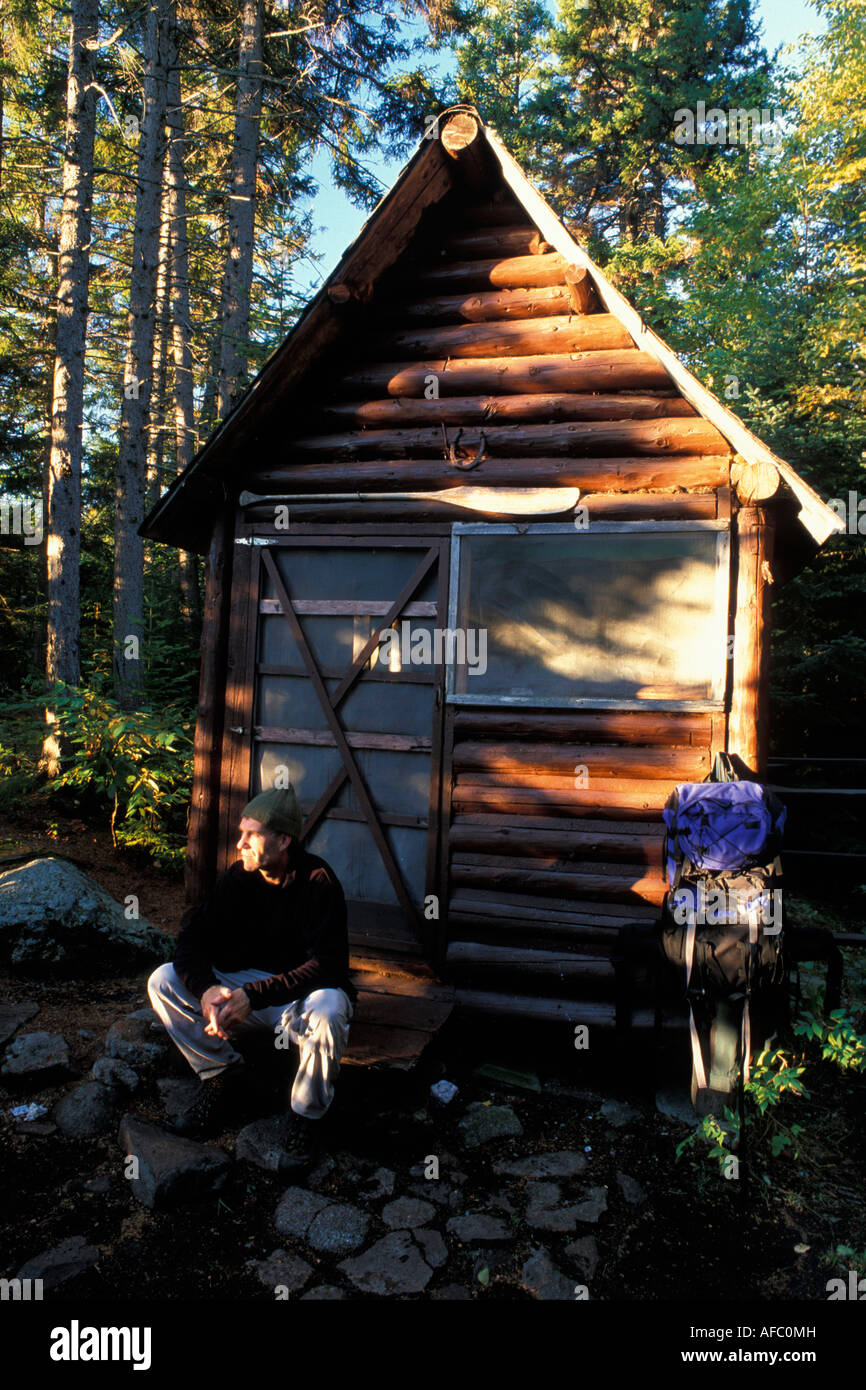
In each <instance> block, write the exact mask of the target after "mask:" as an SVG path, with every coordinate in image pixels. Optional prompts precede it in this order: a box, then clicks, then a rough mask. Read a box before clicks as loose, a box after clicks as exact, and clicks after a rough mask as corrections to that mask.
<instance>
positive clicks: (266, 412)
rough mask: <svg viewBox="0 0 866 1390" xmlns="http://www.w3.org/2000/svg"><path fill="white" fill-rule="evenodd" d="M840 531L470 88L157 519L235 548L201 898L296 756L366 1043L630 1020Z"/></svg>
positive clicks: (360, 1045)
mask: <svg viewBox="0 0 866 1390" xmlns="http://www.w3.org/2000/svg"><path fill="white" fill-rule="evenodd" d="M840 528H841V522H840V521H839V519H838V517H837V516H836V515H835V513H834V512H833V511H832V510H831V509H830V508H829V507H827V506H826V505H825V503H824V502H823V501H822V500H821V499H820V497H818V495H817V494H816V493H815V492H814V491H813V490H812V488H810V487H809V486H808V484H807V483H806V482H805V481H804V480H803V479H802V478H801V477H799V476H798V474H797V473H796V472H795V471H794V469H793V468H792V467H791V466H790V465H789V464H787V463H785V462H784V461H783V460H782V459H779V458H777V457H776V456H775V455H774V454H773V453H772V452H771V450H770V449H769V448H767V446H766V445H764V444H763V443H762V442H761V441H760V440H758V439H757V438H756V437H755V436H754V435H753V434H752V433H751V432H750V431H749V430H748V429H747V428H746V426H745V425H744V424H743V422H742V421H741V420H739V419H738V418H737V416H736V415H734V414H733V413H732V412H731V411H730V410H729V409H728V408H727V407H726V406H725V405H723V404H722V403H721V402H720V401H719V400H718V399H716V397H714V396H713V395H712V394H711V393H710V392H709V391H708V390H706V389H705V388H704V387H703V386H702V385H701V384H700V382H699V381H698V380H697V379H696V378H695V377H694V376H693V375H692V374H691V373H690V372H689V371H688V370H687V369H686V367H685V366H684V365H683V364H682V362H681V361H680V360H679V359H678V358H677V357H676V356H675V354H674V353H673V352H672V351H671V350H670V349H669V348H668V347H667V346H666V345H665V343H664V342H663V341H662V340H661V338H659V337H658V336H657V335H656V334H655V333H654V332H653V331H651V329H650V328H649V327H648V326H647V325H646V324H645V323H644V322H643V321H642V319H641V317H640V315H639V314H638V313H637V311H636V310H635V309H634V308H633V307H632V306H631V305H630V304H629V303H628V302H627V301H626V300H625V299H624V298H623V297H622V295H621V294H620V293H619V292H618V291H617V290H616V289H615V288H614V286H613V285H612V284H611V283H610V281H609V280H608V279H607V277H606V276H605V275H604V273H603V272H602V271H601V270H600V268H599V267H598V266H596V265H595V264H594V262H593V261H592V260H591V259H590V257H589V256H588V255H587V253H586V252H585V251H584V250H583V248H582V247H581V246H580V245H579V244H578V243H577V242H576V241H575V240H574V239H573V237H572V236H571V235H570V233H569V231H568V230H567V228H566V227H565V226H564V225H563V223H562V222H561V221H560V219H559V218H558V217H557V216H556V215H555V213H554V212H553V211H552V209H551V208H550V207H549V205H548V204H547V203H546V202H545V200H544V199H543V198H542V197H541V196H540V195H539V193H538V192H537V191H536V190H535V189H534V188H533V187H532V185H531V184H530V182H529V181H528V179H527V178H526V176H525V175H524V173H523V172H522V170H521V169H520V168H519V167H518V165H517V164H516V162H515V161H514V159H513V158H512V157H511V155H510V154H509V152H508V151H507V150H506V148H505V147H504V145H503V144H502V142H501V140H500V139H499V138H498V137H497V135H496V133H495V131H493V130H492V129H491V128H490V127H489V126H486V125H485V124H484V122H483V120H482V118H481V117H480V115H479V113H478V112H477V110H476V109H475V108H473V107H457V108H449V110H447V111H445V112H443V113H442V114H441V116H440V117H439V118H438V119H437V121H436V123H435V125H434V126H433V127H432V128H431V129H430V130H428V132H427V136H426V137H425V138H424V139H422V140H421V141H420V143H419V145H418V148H417V150H416V152H415V154H414V155H413V156H412V158H411V159H410V160H409V162H408V163H407V165H406V167H405V168H404V170H403V172H402V173H401V175H400V177H399V178H398V179H397V181H396V183H395V184H394V186H393V188H392V189H391V191H390V192H389V193H388V194H387V195H386V196H385V197H384V198H383V199H382V201H381V202H380V203H379V205H378V206H377V207H376V208H375V210H374V211H373V213H372V214H371V216H370V217H369V219H368V221H367V222H366V223H365V225H364V227H363V228H362V230H361V232H360V233H359V235H358V236H357V237H356V239H355V240H354V241H353V242H352V244H351V245H350V246H349V248H348V249H347V250H346V252H345V254H344V255H343V257H342V259H341V261H340V262H339V264H338V265H337V267H336V269H335V270H334V271H333V273H332V274H331V275H330V276H329V277H328V278H327V280H326V281H325V282H324V284H323V285H322V287H321V288H320V290H319V291H318V293H317V294H316V295H315V297H314V298H313V299H312V300H311V302H310V303H309V304H308V306H307V307H306V309H305V310H304V312H303V313H302V314H301V315H300V317H299V319H298V321H297V323H296V324H295V326H294V328H293V329H292V331H291V332H290V333H289V335H288V336H287V338H286V339H285V341H284V342H282V343H281V344H280V345H279V346H278V347H277V349H276V350H275V351H274V353H273V354H272V356H271V357H270V359H269V360H268V362H267V363H266V365H265V366H264V367H263V368H262V370H261V371H260V372H259V374H258V376H257V377H256V378H255V380H254V381H253V383H252V385H251V386H250V387H249V389H248V390H247V391H246V393H245V394H244V395H243V396H242V397H241V398H240V399H238V400H237V402H236V403H235V404H234V406H233V408H232V410H231V412H230V413H229V414H228V416H227V417H226V418H225V419H224V420H223V421H222V423H221V424H220V425H219V426H218V427H217V428H216V430H215V431H214V432H213V434H212V435H211V437H210V438H209V439H208V440H207V442H206V443H205V444H204V446H203V447H202V448H201V450H200V452H199V453H198V455H197V456H196V458H195V459H194V461H193V462H192V463H191V465H190V466H189V467H188V468H187V469H186V471H185V472H184V473H182V474H181V475H180V476H179V477H178V478H177V480H176V481H175V482H174V483H173V484H172V486H171V487H169V489H168V490H167V492H166V493H165V494H164V495H163V496H162V498H161V500H160V501H159V502H158V504H157V505H156V506H155V507H154V508H153V510H152V511H151V513H150V515H149V516H148V517H147V518H146V520H145V522H144V523H143V526H142V534H143V535H144V536H145V537H147V538H150V539H151V540H156V541H161V542H164V543H167V544H169V545H174V546H178V547H183V548H185V549H187V550H194V551H198V552H200V553H204V554H206V556H207V562H206V594H205V613H204V629H203V636H202V651H201V681H200V694H199V705H198V719H197V725H196V734H195V762H194V782H193V788H192V806H191V815H190V823H189V843H188V855H187V892H188V897H189V899H190V900H191V901H195V900H197V899H198V898H199V897H200V896H201V894H202V893H203V891H204V890H205V888H206V886H207V884H208V882H209V881H210V880H211V879H212V877H213V876H214V875H215V874H216V873H219V872H221V871H222V870H223V869H224V868H225V867H226V866H227V865H228V863H230V862H231V861H232V860H233V859H234V858H235V857H236V855H235V852H234V844H235V840H236V836H237V824H238V820H239V817H240V813H241V810H242V808H243V806H244V805H245V803H246V802H247V801H248V799H249V798H250V797H251V796H252V795H254V794H255V793H256V792H257V791H259V790H261V789H263V788H265V787H269V786H271V785H285V782H286V780H290V781H291V782H292V783H293V784H294V786H295V787H296V789H297V792H298V795H299V798H300V801H301V805H302V810H303V813H304V829H303V838H304V841H305V843H306V845H307V847H308V848H309V849H310V850H312V851H313V852H314V853H317V854H320V855H321V856H322V857H324V858H325V859H326V860H327V861H328V862H329V863H330V864H331V865H332V866H333V868H334V869H335V871H336V872H337V874H338V876H339V878H340V880H341V882H342V884H343V887H344V890H345V893H346V897H347V901H348V905H349V921H350V938H351V949H352V962H353V968H354V970H355V972H356V980H357V982H358V984H359V987H360V990H361V999H360V1003H359V1009H358V1014H357V1021H358V1023H360V1024H362V1025H363V1026H362V1027H361V1028H360V1029H359V1028H358V1027H357V1026H356V1027H354V1031H353V1041H352V1051H351V1053H350V1055H349V1058H348V1060H355V1061H363V1062H376V1061H382V1062H389V1063H392V1064H396V1065H402V1066H408V1065H410V1064H411V1062H412V1060H413V1059H414V1058H415V1057H416V1056H417V1055H418V1053H419V1051H420V1049H421V1047H422V1046H423V1045H424V1043H425V1042H426V1041H427V1040H428V1038H429V1036H430V1035H431V1033H432V1032H434V1031H435V1030H436V1029H437V1027H438V1026H440V1025H441V1023H442V1021H443V1020H444V1019H445V1017H447V1015H448V1013H449V1012H450V1011H451V1010H452V1009H453V1008H454V1007H458V1008H460V1009H463V1010H468V1011H471V1012H475V1013H481V1014H493V1015H500V1016H502V1017H506V1018H519V1019H521V1020H550V1021H553V1022H554V1023H558V1024H559V1025H561V1026H562V1027H564V1028H567V1029H568V1030H569V1031H573V1029H574V1028H575V1027H576V1026H578V1025H580V1024H584V1025H586V1026H587V1027H589V1029H590V1030H592V1029H593V1028H596V1027H597V1028H610V1027H611V1026H613V1025H614V1022H615V1020H616V1017H617V1004H618V1003H619V1004H620V1006H621V1004H622V1001H621V999H620V1000H618V998H617V972H616V970H615V964H614V962H615V956H616V942H617V939H618V934H619V932H620V929H621V928H628V927H630V926H633V925H634V924H637V923H641V922H652V921H654V920H655V919H656V918H657V916H658V912H659V907H660V904H661V902H662V898H663V894H664V888H665V884H664V880H663V872H662V838H663V827H662V821H661V810H662V807H663V805H664V802H665V799H666V798H667V796H668V795H669V793H670V791H671V790H672V788H673V787H674V785H675V784H676V783H678V782H683V781H694V780H701V779H703V778H704V777H705V776H706V775H707V774H708V773H709V771H710V769H711V767H712V763H713V758H714V755H715V753H716V752H717V751H718V750H726V751H728V752H730V753H733V754H736V755H738V757H739V758H740V759H741V760H742V762H743V763H744V764H745V765H746V767H747V768H748V769H749V770H750V772H751V773H752V774H753V775H755V776H757V777H760V776H762V775H763V772H764V768H765V762H766V756H767V661H768V637H769V594H770V586H771V585H772V584H773V583H781V582H784V580H785V579H786V578H788V577H790V576H791V575H792V574H794V573H796V572H797V570H798V569H799V568H801V567H802V566H803V565H805V564H806V563H808V561H809V559H810V558H811V557H812V556H813V555H814V554H815V552H816V551H817V549H818V548H819V547H820V546H821V545H822V544H823V543H824V542H825V541H826V539H827V538H828V537H829V536H830V535H831V533H833V532H834V531H836V530H838V529H840ZM281 779H282V780H281ZM629 1008H630V1011H631V1012H630V1021H631V1023H632V1024H633V1025H634V1026H635V1027H638V1028H640V1027H644V1026H649V1024H650V1022H651V1021H652V1010H651V1009H649V1008H648V1007H646V1004H644V1006H643V1007H641V1005H640V1001H639V1000H638V1001H637V1003H636V1004H635V1005H634V1008H633V1009H632V1004H631V1003H630V1005H629Z"/></svg>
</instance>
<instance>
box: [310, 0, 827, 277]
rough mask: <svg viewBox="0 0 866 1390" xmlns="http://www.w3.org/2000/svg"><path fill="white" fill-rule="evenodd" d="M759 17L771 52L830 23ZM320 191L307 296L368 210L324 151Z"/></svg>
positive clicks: (765, 9) (792, 16) (385, 167)
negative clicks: (355, 202) (334, 180)
mask: <svg viewBox="0 0 866 1390" xmlns="http://www.w3.org/2000/svg"><path fill="white" fill-rule="evenodd" d="M756 11H757V15H758V18H759V19H760V22H761V24H762V26H763V40H764V44H765V46H766V47H767V49H768V51H769V52H770V53H772V52H773V51H774V50H775V49H776V48H778V46H779V45H780V44H796V43H797V40H798V38H799V36H800V35H801V34H804V33H807V32H809V31H810V30H811V31H812V32H813V33H819V32H820V31H821V30H822V29H823V28H824V27H825V26H824V24H823V22H822V21H821V19H820V18H819V16H818V14H817V12H816V10H815V9H814V7H813V5H811V4H810V3H809V0H758V4H757V6H756ZM402 165H403V161H401V160H396V161H393V162H387V161H374V160H370V161H368V168H370V169H372V170H373V172H374V173H375V174H376V175H377V177H378V178H379V179H381V181H382V183H383V184H384V185H385V187H386V188H390V187H391V185H392V183H393V182H394V180H395V179H396V177H397V175H398V174H399V172H400V169H401V168H402ZM312 172H313V175H314V177H315V178H316V179H317V180H318V182H319V184H320V191H319V194H318V196H317V197H316V199H315V200H314V201H313V203H312V213H313V222H314V225H315V226H316V227H317V228H318V230H317V231H316V234H315V235H314V237H313V240H312V249H313V251H314V252H316V253H317V254H320V255H322V256H323V259H322V260H321V261H320V262H318V264H317V265H315V266H313V265H311V263H310V261H305V262H303V266H298V267H297V268H296V269H297V277H298V278H297V288H298V290H299V292H300V293H301V294H302V295H303V296H304V297H305V298H306V297H308V296H309V295H311V294H312V293H314V292H315V290H316V289H317V288H318V286H319V285H320V284H321V282H322V280H324V279H325V277H326V276H327V275H329V274H330V272H331V270H332V269H333V268H334V266H335V265H336V263H337V261H338V260H339V259H340V256H341V255H342V253H343V251H344V250H345V248H346V247H347V246H348V245H349V242H350V241H352V240H353V238H354V237H355V235H356V234H357V232H358V231H359V229H360V227H361V226H362V225H363V223H364V222H365V221H366V218H367V216H368V214H366V213H364V212H363V211H362V210H361V209H360V208H356V207H353V206H352V204H351V203H350V202H349V201H348V199H347V198H346V197H345V196H344V195H343V194H342V193H341V192H340V191H339V190H338V189H336V188H333V187H332V186H331V175H330V168H329V162H328V159H327V157H326V156H325V155H319V156H318V157H317V158H316V159H315V160H314V161H313V165H312Z"/></svg>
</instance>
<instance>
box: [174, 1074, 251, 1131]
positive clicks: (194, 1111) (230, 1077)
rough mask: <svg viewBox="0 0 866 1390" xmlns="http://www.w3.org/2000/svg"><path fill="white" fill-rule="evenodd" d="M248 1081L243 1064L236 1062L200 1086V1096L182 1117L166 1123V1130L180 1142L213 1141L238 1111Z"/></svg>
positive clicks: (179, 1116)
mask: <svg viewBox="0 0 866 1390" xmlns="http://www.w3.org/2000/svg"><path fill="white" fill-rule="evenodd" d="M245 1078H247V1068H246V1065H245V1064H244V1063H243V1062H233V1063H232V1064H231V1066H228V1067H225V1068H224V1070H223V1071H222V1072H220V1074H219V1076H214V1077H211V1079H210V1080H209V1081H202V1082H200V1084H199V1092H198V1095H197V1097H196V1099H195V1101H194V1102H193V1104H192V1105H191V1106H190V1107H189V1109H188V1110H184V1112H183V1114H182V1115H178V1116H177V1117H176V1118H175V1119H174V1120H170V1121H167V1122H166V1125H165V1128H166V1129H167V1130H170V1132H171V1133H172V1134H177V1135H178V1136H179V1137H180V1138H181V1139H205V1138H213V1137H214V1136H215V1135H217V1134H220V1133H221V1132H222V1130H224V1129H225V1128H226V1126H227V1125H228V1122H229V1120H230V1119H231V1118H232V1113H233V1112H235V1111H237V1109H238V1099H239V1090H240V1087H239V1084H238V1083H239V1082H243V1080H244V1079H245Z"/></svg>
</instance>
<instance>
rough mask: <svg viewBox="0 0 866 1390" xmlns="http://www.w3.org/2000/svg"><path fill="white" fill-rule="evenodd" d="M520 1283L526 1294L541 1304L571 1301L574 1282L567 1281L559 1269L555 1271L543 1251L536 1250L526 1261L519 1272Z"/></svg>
mask: <svg viewBox="0 0 866 1390" xmlns="http://www.w3.org/2000/svg"><path fill="white" fill-rule="evenodd" d="M520 1277H521V1283H522V1285H523V1287H524V1289H526V1291H527V1293H531V1294H532V1296H533V1298H538V1299H540V1300H542V1301H543V1302H549V1301H551V1300H553V1299H563V1298H567V1299H573V1298H574V1280H573V1279H567V1278H566V1277H565V1275H564V1274H563V1273H562V1271H561V1270H560V1269H557V1267H556V1265H555V1264H554V1263H553V1260H552V1259H551V1258H550V1255H549V1254H548V1252H547V1251H546V1250H544V1249H542V1250H537V1251H536V1252H535V1254H534V1255H531V1256H530V1257H529V1259H528V1260H527V1261H526V1263H525V1265H524V1266H523V1269H522V1270H521V1276H520Z"/></svg>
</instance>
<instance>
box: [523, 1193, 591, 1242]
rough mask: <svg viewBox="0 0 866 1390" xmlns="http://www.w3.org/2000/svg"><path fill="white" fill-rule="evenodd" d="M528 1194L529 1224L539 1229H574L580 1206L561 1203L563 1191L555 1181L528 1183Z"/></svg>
mask: <svg viewBox="0 0 866 1390" xmlns="http://www.w3.org/2000/svg"><path fill="white" fill-rule="evenodd" d="M526 1196H527V1207H526V1221H527V1225H529V1226H532V1227H533V1229H535V1230H538V1231H573V1230H574V1228H575V1226H576V1225H577V1222H578V1212H579V1210H580V1208H579V1207H578V1206H562V1205H560V1203H561V1199H562V1193H561V1192H560V1189H559V1187H558V1186H557V1184H556V1183H555V1182H531V1183H528V1184H527V1188H526ZM583 1205H584V1206H585V1205H586V1203H584V1204H583Z"/></svg>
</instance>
